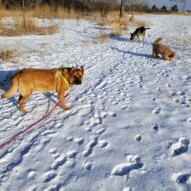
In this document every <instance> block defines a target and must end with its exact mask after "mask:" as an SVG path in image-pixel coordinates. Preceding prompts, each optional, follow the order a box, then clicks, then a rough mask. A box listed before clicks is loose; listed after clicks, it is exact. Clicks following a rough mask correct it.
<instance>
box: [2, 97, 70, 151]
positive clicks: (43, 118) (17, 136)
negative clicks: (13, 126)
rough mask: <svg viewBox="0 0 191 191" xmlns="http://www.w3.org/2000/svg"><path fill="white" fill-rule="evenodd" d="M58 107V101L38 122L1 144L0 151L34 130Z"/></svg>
mask: <svg viewBox="0 0 191 191" xmlns="http://www.w3.org/2000/svg"><path fill="white" fill-rule="evenodd" d="M68 95H69V94H66V95H65V96H64V98H66V97H67V96H68ZM59 105H60V101H58V102H57V103H56V104H55V106H54V107H53V108H52V109H51V110H50V111H49V112H48V113H47V114H46V115H45V116H43V117H42V118H41V119H39V120H38V121H36V122H35V123H33V124H32V125H30V126H28V127H27V128H26V129H24V130H22V131H20V132H18V133H17V134H16V135H14V136H13V137H12V138H11V139H10V140H9V141H7V142H5V143H3V144H2V145H1V146H0V151H1V150H3V149H4V148H6V147H8V146H9V145H10V144H11V143H13V142H15V141H16V140H17V139H18V138H19V137H20V136H21V135H23V134H25V133H26V132H28V131H30V130H31V129H33V128H34V126H35V125H37V124H38V123H40V122H42V121H43V120H45V119H47V118H48V117H49V116H50V115H51V114H52V112H53V111H54V109H55V108H56V107H58V106H59Z"/></svg>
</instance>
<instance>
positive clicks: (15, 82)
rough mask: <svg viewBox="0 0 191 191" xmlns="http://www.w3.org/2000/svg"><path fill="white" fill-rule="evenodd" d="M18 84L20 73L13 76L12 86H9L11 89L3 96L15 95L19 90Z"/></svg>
mask: <svg viewBox="0 0 191 191" xmlns="http://www.w3.org/2000/svg"><path fill="white" fill-rule="evenodd" d="M18 86H19V83H18V75H16V76H14V77H13V78H12V84H11V87H10V88H9V90H8V91H7V92H5V93H4V94H3V95H2V96H1V98H10V97H13V96H14V95H15V93H16V92H17V90H18Z"/></svg>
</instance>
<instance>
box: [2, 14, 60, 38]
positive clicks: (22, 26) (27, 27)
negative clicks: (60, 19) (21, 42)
mask: <svg viewBox="0 0 191 191" xmlns="http://www.w3.org/2000/svg"><path fill="white" fill-rule="evenodd" d="M58 29H59V27H58V25H57V24H51V25H50V26H46V27H45V26H39V25H37V24H36V23H35V21H34V20H33V19H31V18H24V17H23V18H14V19H13V24H12V25H8V26H7V25H6V24H3V23H1V24H0V35H1V36H19V35H26V34H27V35H29V34H35V35H47V34H54V33H56V32H57V31H58Z"/></svg>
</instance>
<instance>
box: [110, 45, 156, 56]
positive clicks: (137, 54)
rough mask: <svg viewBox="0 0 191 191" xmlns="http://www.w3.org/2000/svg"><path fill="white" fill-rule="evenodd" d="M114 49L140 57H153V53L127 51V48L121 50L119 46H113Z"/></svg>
mask: <svg viewBox="0 0 191 191" xmlns="http://www.w3.org/2000/svg"><path fill="white" fill-rule="evenodd" d="M111 49H112V50H116V51H118V52H122V53H124V54H130V55H132V56H139V57H146V58H152V55H151V54H145V53H137V52H132V51H125V50H121V49H119V48H116V47H111Z"/></svg>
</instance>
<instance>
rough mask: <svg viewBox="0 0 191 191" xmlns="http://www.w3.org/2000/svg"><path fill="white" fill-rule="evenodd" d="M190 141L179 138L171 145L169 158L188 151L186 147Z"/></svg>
mask: <svg viewBox="0 0 191 191" xmlns="http://www.w3.org/2000/svg"><path fill="white" fill-rule="evenodd" d="M189 144H190V141H189V140H188V139H186V138H179V139H178V141H177V142H176V143H174V144H172V146H171V148H170V152H171V156H172V157H174V156H178V155H180V154H182V153H185V152H187V151H188V145H189Z"/></svg>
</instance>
